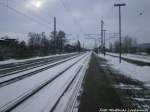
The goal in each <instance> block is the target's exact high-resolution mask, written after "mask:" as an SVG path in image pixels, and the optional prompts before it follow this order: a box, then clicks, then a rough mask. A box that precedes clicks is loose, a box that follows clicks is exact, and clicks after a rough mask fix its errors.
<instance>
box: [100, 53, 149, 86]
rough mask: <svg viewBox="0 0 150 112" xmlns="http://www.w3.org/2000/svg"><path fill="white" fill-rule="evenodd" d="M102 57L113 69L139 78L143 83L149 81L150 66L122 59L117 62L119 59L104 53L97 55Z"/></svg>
mask: <svg viewBox="0 0 150 112" xmlns="http://www.w3.org/2000/svg"><path fill="white" fill-rule="evenodd" d="M99 56H100V57H102V58H105V59H106V60H107V61H108V62H107V63H108V64H109V65H111V67H112V68H114V69H115V70H117V71H119V72H121V73H123V74H124V75H126V76H128V77H131V78H133V79H137V80H140V81H142V82H145V83H148V84H149V83H150V67H148V66H137V65H135V64H131V63H128V62H126V61H123V60H122V63H121V64H120V63H119V59H118V58H116V57H112V56H109V55H106V56H105V57H104V56H103V55H101V54H100V55H99Z"/></svg>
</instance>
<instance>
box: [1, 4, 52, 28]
mask: <svg viewBox="0 0 150 112" xmlns="http://www.w3.org/2000/svg"><path fill="white" fill-rule="evenodd" d="M0 5H2V6H4V7H6V8H8V9H10V10H11V11H13V12H15V13H17V14H18V15H21V16H24V17H25V18H28V19H29V20H32V21H34V22H35V23H37V24H40V25H42V26H44V27H45V28H50V29H51V28H52V27H50V26H49V25H47V24H46V23H44V22H41V21H39V20H37V19H35V18H33V17H31V16H29V15H26V14H24V13H23V12H21V11H19V10H17V9H15V8H13V7H11V6H10V5H7V4H4V3H1V4H0Z"/></svg>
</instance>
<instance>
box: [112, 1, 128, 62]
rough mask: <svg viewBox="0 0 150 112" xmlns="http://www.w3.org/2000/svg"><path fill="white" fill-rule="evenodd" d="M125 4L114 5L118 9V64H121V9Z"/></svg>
mask: <svg viewBox="0 0 150 112" xmlns="http://www.w3.org/2000/svg"><path fill="white" fill-rule="evenodd" d="M125 5H126V4H125V3H122V4H114V6H115V7H119V40H120V52H119V62H120V63H121V54H122V44H121V7H122V6H125Z"/></svg>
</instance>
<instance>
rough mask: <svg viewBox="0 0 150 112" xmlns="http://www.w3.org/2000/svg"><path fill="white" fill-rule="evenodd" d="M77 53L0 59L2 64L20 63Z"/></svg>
mask: <svg viewBox="0 0 150 112" xmlns="http://www.w3.org/2000/svg"><path fill="white" fill-rule="evenodd" d="M75 53H76V52H75ZM75 53H65V54H55V55H49V56H43V57H34V58H29V59H19V60H16V59H8V60H4V61H0V65H4V64H11V63H19V62H25V61H31V60H37V59H44V58H50V57H55V56H63V55H68V54H75Z"/></svg>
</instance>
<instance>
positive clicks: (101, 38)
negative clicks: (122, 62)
mask: <svg viewBox="0 0 150 112" xmlns="http://www.w3.org/2000/svg"><path fill="white" fill-rule="evenodd" d="M103 24H104V22H103V20H101V50H102V52H103Z"/></svg>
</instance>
